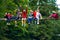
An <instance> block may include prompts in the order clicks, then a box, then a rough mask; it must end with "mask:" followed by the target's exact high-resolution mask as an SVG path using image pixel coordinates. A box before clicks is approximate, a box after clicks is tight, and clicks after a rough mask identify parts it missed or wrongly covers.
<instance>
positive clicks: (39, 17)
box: [36, 10, 42, 24]
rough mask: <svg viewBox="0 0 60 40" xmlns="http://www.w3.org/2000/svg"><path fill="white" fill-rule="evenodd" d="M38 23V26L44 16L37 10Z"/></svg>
mask: <svg viewBox="0 0 60 40" xmlns="http://www.w3.org/2000/svg"><path fill="white" fill-rule="evenodd" d="M36 19H37V20H36V23H37V24H39V19H42V15H41V13H40V12H39V10H37V12H36Z"/></svg>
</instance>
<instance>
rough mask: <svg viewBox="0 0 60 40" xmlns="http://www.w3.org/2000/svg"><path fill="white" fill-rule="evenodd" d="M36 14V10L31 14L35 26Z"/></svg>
mask: <svg viewBox="0 0 60 40" xmlns="http://www.w3.org/2000/svg"><path fill="white" fill-rule="evenodd" d="M36 13H37V12H36V10H34V12H33V19H34V22H35V24H36V20H37V19H36Z"/></svg>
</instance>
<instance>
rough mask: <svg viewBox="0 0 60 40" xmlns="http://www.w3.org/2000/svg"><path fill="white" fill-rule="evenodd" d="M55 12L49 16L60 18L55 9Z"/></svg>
mask: <svg viewBox="0 0 60 40" xmlns="http://www.w3.org/2000/svg"><path fill="white" fill-rule="evenodd" d="M52 12H53V13H52V14H51V15H50V16H49V18H53V19H58V18H59V16H58V14H57V13H56V12H55V11H52Z"/></svg>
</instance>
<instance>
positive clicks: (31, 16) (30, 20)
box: [27, 10, 33, 24]
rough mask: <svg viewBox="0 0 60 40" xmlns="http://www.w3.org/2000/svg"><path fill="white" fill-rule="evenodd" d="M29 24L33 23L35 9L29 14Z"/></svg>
mask: <svg viewBox="0 0 60 40" xmlns="http://www.w3.org/2000/svg"><path fill="white" fill-rule="evenodd" d="M27 20H28V24H31V23H32V20H33V11H32V10H30V13H29V14H28V19H27Z"/></svg>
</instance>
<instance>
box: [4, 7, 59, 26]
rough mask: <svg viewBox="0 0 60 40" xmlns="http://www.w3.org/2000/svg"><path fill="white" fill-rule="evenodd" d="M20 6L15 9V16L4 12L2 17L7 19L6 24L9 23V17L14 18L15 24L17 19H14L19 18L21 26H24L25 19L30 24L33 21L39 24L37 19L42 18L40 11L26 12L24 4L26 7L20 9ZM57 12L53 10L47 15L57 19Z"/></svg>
mask: <svg viewBox="0 0 60 40" xmlns="http://www.w3.org/2000/svg"><path fill="white" fill-rule="evenodd" d="M21 9H22V6H20V9H18V10H17V12H16V16H14V15H12V14H11V13H9V12H7V13H5V15H4V17H5V18H6V19H7V24H8V25H10V21H11V19H14V20H15V25H16V26H17V21H16V20H21V23H22V26H26V21H27V22H28V24H31V23H32V22H33V21H34V23H35V24H39V20H40V19H42V15H41V13H40V10H39V9H37V10H34V11H33V10H30V12H28V8H27V6H26V9H22V11H20V10H21ZM58 17H59V16H58V14H57V13H56V12H55V11H53V14H51V15H50V16H49V18H55V19H58Z"/></svg>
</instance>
